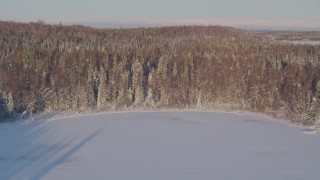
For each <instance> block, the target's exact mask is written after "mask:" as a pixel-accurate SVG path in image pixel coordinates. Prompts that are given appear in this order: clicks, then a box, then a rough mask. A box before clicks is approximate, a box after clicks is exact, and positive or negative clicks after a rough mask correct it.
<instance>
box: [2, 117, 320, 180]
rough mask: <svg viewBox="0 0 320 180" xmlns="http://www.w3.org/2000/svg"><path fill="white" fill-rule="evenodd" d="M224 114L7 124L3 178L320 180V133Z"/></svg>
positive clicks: (53, 179) (267, 120) (3, 151)
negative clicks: (305, 131)
mask: <svg viewBox="0 0 320 180" xmlns="http://www.w3.org/2000/svg"><path fill="white" fill-rule="evenodd" d="M302 129H303V128H300V127H293V126H289V125H288V124H286V123H283V122H279V121H275V120H271V119H268V118H265V117H259V116H253V115H246V114H236V113H223V112H140V113H138V112H135V113H106V114H97V115H88V116H79V117H69V118H62V119H58V120H44V121H33V122H16V123H3V124H0V169H1V170H0V179H52V180H56V179H132V180H133V179H136V180H150V179H152V180H157V179H159V180H160V179H161V180H163V179H166V180H167V179H174V180H179V179H181V180H189V179H222V180H223V179H230V180H233V179H237V180H239V179H240V180H241V179H243V180H248V179H259V180H263V179H265V180H270V179H284V180H286V179H287V180H294V179H296V180H310V179H314V180H318V179H320V135H307V134H305V133H303V132H302V131H301V130H302Z"/></svg>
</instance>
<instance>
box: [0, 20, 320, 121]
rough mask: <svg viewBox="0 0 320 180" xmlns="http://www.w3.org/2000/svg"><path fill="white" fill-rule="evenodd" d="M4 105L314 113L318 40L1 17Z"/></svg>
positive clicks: (317, 116) (19, 108)
mask: <svg viewBox="0 0 320 180" xmlns="http://www.w3.org/2000/svg"><path fill="white" fill-rule="evenodd" d="M0 41H1V43H0V95H1V97H0V105H1V108H0V114H1V115H2V116H7V117H10V116H12V115H13V114H14V113H17V112H23V111H29V112H37V111H50V110H65V109H88V108H90V109H102V110H116V109H124V108H141V107H154V108H161V107H172V108H186V107H189V108H216V107H224V108H233V109H245V110H250V111H259V112H265V113H272V114H274V115H281V116H282V117H288V118H291V119H296V120H298V121H299V122H303V123H306V124H314V123H317V122H320V110H319V107H320V103H319V102H320V46H311V45H292V44H284V43H277V42H275V41H272V40H269V39H267V38H264V37H261V36H256V35H254V34H252V33H249V32H245V31H241V30H237V29H233V28H227V27H219V26H214V27H199V26H189V27H187V26H186V27H161V28H138V29H93V28H89V27H82V26H62V25H46V24H44V23H28V24H22V23H13V22H0Z"/></svg>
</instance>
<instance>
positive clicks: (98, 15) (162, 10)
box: [0, 0, 320, 30]
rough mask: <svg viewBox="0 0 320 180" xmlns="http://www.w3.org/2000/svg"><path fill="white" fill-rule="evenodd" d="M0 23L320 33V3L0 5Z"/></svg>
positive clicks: (42, 1) (84, 0)
mask: <svg viewBox="0 0 320 180" xmlns="http://www.w3.org/2000/svg"><path fill="white" fill-rule="evenodd" d="M0 20H3V21H18V22H30V21H37V20H43V21H45V22H47V23H59V22H62V23H79V24H81V23H91V24H99V23H100V24H107V23H110V22H112V23H123V24H125V23H130V24H135V23H137V24H149V25H150V24H151V25H153V24H155V25H227V26H236V27H241V26H243V27H244V26H247V27H264V28H280V29H281V28H282V29H288V30H290V29H292V28H293V29H302V30H303V29H305V30H320V0H221V1H218V0H157V1H156V0H0Z"/></svg>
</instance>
